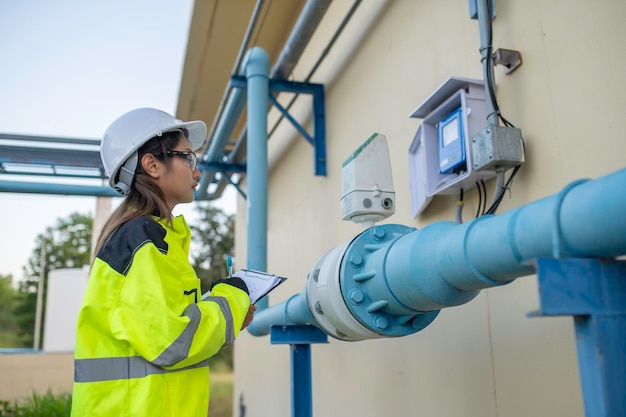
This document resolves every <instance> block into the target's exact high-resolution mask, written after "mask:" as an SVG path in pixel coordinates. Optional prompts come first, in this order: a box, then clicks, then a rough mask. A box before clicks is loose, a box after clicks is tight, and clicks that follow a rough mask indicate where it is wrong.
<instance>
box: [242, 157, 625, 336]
mask: <svg viewBox="0 0 626 417" xmlns="http://www.w3.org/2000/svg"><path fill="white" fill-rule="evenodd" d="M624 183H626V169H622V170H620V171H617V172H614V173H612V174H609V175H606V176H604V177H602V178H599V179H596V180H593V181H577V182H575V183H572V184H570V185H569V186H567V187H565V188H564V189H563V190H562V191H561V192H560V193H558V194H555V195H553V196H550V197H547V198H544V199H541V200H538V201H535V202H532V203H529V204H527V205H524V206H522V207H519V208H517V209H515V210H512V211H509V212H506V213H502V214H499V215H487V216H482V217H479V218H477V219H475V220H473V221H471V222H467V223H464V224H458V223H455V222H447V221H442V222H437V223H433V224H431V225H429V226H427V227H424V228H423V229H420V230H415V229H414V228H411V227H406V226H399V225H377V226H374V227H372V228H370V229H367V230H365V231H364V232H363V233H361V234H360V235H358V236H356V237H355V238H354V239H353V240H352V241H350V242H349V243H348V244H347V246H346V249H345V253H344V254H343V256H341V257H337V258H338V259H340V261H339V262H340V265H338V267H337V270H338V271H339V272H338V277H336V278H330V280H332V279H335V280H338V281H339V285H340V287H341V294H342V295H341V296H342V297H343V303H342V305H341V306H339V307H340V308H345V309H346V311H347V315H349V316H351V318H350V317H349V318H350V319H352V318H354V319H355V320H356V323H357V324H358V325H359V326H361V327H363V328H364V329H366V330H367V331H369V332H371V333H372V334H373V336H372V337H369V336H368V337H363V338H362V339H364V338H373V337H394V336H404V335H408V334H412V333H415V332H417V331H419V330H421V329H423V328H424V327H426V326H427V325H428V324H430V322H432V321H433V320H434V318H435V316H436V314H437V313H438V311H439V310H440V309H441V308H444V307H451V306H457V305H461V304H464V303H467V302H469V301H470V300H472V299H473V298H474V297H476V295H478V293H479V291H480V290H481V289H484V288H490V287H495V286H499V285H503V284H507V283H509V282H511V281H513V280H514V279H515V278H518V277H521V276H526V275H531V274H533V273H534V269H533V267H532V265H531V264H530V261H532V260H533V259H536V258H544V257H553V258H558V257H563V256H565V257H600V258H614V257H617V256H619V255H623V254H626V216H624V215H623V213H626V193H624V192H622V191H621V190H622V188H623V184H624ZM331 252H332V251H331ZM329 253H330V252H329ZM327 255H328V254H327ZM325 257H327V258H330V256H325ZM316 268H317V267H316ZM320 269H322V270H323V268H320ZM317 272H319V270H318V271H317ZM313 275H315V271H313ZM307 285H308V287H307V288H305V290H304V291H303V292H302V293H300V294H298V295H296V296H294V297H292V299H290V300H289V303H288V304H285V303H280V304H277V305H275V306H272V307H271V308H268V309H266V310H264V311H262V312H260V313H258V314H256V315H255V318H254V320H253V322H252V323H251V324H250V326H249V328H248V329H249V331H250V333H251V334H253V335H256V336H260V335H264V334H268V333H269V327H270V326H271V325H272V324H278V323H292V324H306V323H309V324H313V325H317V326H318V327H321V328H323V329H324V330H325V331H326V332H327V333H328V334H330V335H331V336H334V337H338V338H339V339H342V337H341V334H339V333H335V332H333V331H332V330H333V329H332V326H327V325H324V323H323V320H322V319H325V318H326V317H329V313H332V312H329V311H328V308H326V309H325V308H324V307H325V306H324V305H320V310H321V311H322V312H323V313H325V314H320V313H319V312H318V313H316V311H315V308H314V307H313V308H312V306H313V305H314V304H313V303H314V302H315V300H314V299H313V298H312V294H311V293H312V291H311V289H312V288H315V286H314V285H315V284H311V279H309V283H308V284H307ZM301 297H304V298H307V299H308V300H299V298H301ZM331 307H332V306H331ZM301 309H308V310H309V312H304V311H300V310H301ZM341 314H343V313H340V314H339V315H341ZM311 315H312V316H314V318H315V320H313V321H310V319H307V318H306V317H310V316H311ZM303 318H304V319H305V320H307V321H306V322H302V321H298V320H302V319H303ZM340 318H341V317H340ZM339 327H340V326H337V328H338V329H339ZM342 333H345V332H343V331H342Z"/></svg>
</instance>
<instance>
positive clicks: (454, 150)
mask: <svg viewBox="0 0 626 417" xmlns="http://www.w3.org/2000/svg"><path fill="white" fill-rule="evenodd" d="M461 116H462V109H461V108H460V107H459V108H458V109H456V110H455V111H453V112H452V113H450V114H449V115H448V116H446V117H445V118H444V119H443V120H442V121H441V122H439V126H438V136H439V172H440V173H441V174H450V173H453V172H457V171H460V170H466V162H465V137H464V135H463V118H462V117H461Z"/></svg>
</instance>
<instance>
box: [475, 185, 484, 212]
mask: <svg viewBox="0 0 626 417" xmlns="http://www.w3.org/2000/svg"><path fill="white" fill-rule="evenodd" d="M476 189H477V190H478V208H477V209H476V217H475V218H478V217H479V216H480V208H481V207H482V205H483V192H482V190H481V188H480V184H479V182H478V181H476Z"/></svg>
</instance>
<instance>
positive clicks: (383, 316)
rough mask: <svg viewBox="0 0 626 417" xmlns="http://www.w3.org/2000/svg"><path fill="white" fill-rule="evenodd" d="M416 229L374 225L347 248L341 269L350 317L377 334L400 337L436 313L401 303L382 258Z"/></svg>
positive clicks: (394, 225) (391, 225)
mask: <svg viewBox="0 0 626 417" xmlns="http://www.w3.org/2000/svg"><path fill="white" fill-rule="evenodd" d="M414 231H415V228H413V227H408V226H402V225H397V224H387V225H378V226H374V227H372V228H370V229H368V230H366V231H365V232H363V233H361V234H360V235H358V236H357V237H356V238H355V239H354V240H353V241H352V242H350V245H349V246H348V247H347V248H346V250H345V254H344V256H343V260H342V263H341V266H340V277H341V280H340V281H341V282H340V284H341V292H342V294H343V295H344V299H345V304H346V305H347V308H348V309H349V311H350V313H351V316H352V317H354V318H355V319H356V320H358V322H359V323H360V324H361V325H362V326H364V327H366V328H367V329H369V330H370V331H371V332H373V333H375V334H377V336H376V337H399V336H406V335H409V334H413V333H416V332H418V331H420V330H422V329H423V328H424V327H426V326H428V325H429V324H430V323H431V322H432V321H433V320H434V319H435V317H436V316H437V314H439V310H435V311H429V312H422V311H416V310H413V309H411V308H410V307H407V306H406V305H404V304H402V303H401V302H400V301H399V300H398V299H397V298H396V297H395V296H394V294H393V292H392V291H391V289H390V288H389V286H388V284H387V281H386V277H385V276H384V275H385V267H384V266H385V265H384V263H385V259H386V256H387V252H388V251H389V248H390V247H391V245H393V242H394V241H395V240H397V239H398V238H400V237H402V236H404V235H406V234H408V233H411V232H414Z"/></svg>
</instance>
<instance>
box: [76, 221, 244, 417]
mask: <svg viewBox="0 0 626 417" xmlns="http://www.w3.org/2000/svg"><path fill="white" fill-rule="evenodd" d="M190 240H191V232H190V230H189V227H188V226H187V223H186V222H185V220H184V218H183V217H182V216H179V217H176V218H174V219H173V222H172V226H171V227H170V226H169V225H167V223H166V222H165V221H163V220H160V219H159V220H158V221H157V220H156V219H154V218H151V217H140V218H137V219H133V220H130V221H129V222H127V223H125V224H123V225H122V226H120V228H119V229H118V230H116V231H115V232H114V233H113V234H112V235H111V237H110V239H109V240H108V241H107V242H106V244H105V245H104V246H103V247H102V249H101V250H100V252H99V253H98V255H97V257H96V259H95V261H94V264H93V266H92V270H91V275H90V277H89V283H88V286H87V291H86V293H85V297H84V299H83V304H82V307H81V310H80V313H79V316H78V324H77V335H76V351H75V372H74V391H73V398H72V416H73V417H78V416H81V417H82V416H93V417H95V416H116V417H130V416H132V417H138V416H185V417H188V416H189V417H193V416H203V417H206V415H207V410H208V401H209V368H208V358H210V357H211V356H213V355H214V354H215V353H217V352H218V351H219V350H220V349H221V348H222V347H224V346H226V345H228V344H230V343H232V342H233V340H234V339H235V337H237V335H238V334H239V330H240V329H241V325H242V323H243V320H244V318H245V315H246V313H247V311H248V308H249V305H250V299H249V297H248V295H247V294H246V293H245V291H242V290H240V289H238V288H236V287H233V286H231V285H227V284H219V285H216V286H215V287H214V288H213V289H212V291H211V297H209V298H208V299H206V300H205V301H201V294H200V280H199V279H198V278H197V276H196V274H195V272H194V270H193V268H192V266H191V264H190V263H189V260H188V259H189V258H188V256H189V244H190Z"/></svg>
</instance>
